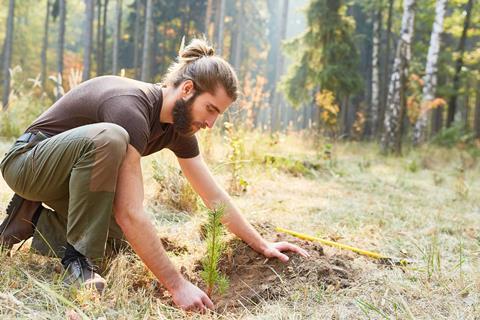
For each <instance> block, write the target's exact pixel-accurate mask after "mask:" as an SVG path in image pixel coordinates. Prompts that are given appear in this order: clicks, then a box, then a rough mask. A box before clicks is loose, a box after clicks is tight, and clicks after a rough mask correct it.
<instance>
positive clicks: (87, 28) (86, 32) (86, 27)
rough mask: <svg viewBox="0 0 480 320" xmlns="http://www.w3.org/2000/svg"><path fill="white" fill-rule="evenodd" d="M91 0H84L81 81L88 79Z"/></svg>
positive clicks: (91, 22)
mask: <svg viewBox="0 0 480 320" xmlns="http://www.w3.org/2000/svg"><path fill="white" fill-rule="evenodd" d="M93 13H94V5H93V0H85V23H84V27H83V28H84V29H83V32H84V38H83V50H84V51H83V74H82V81H86V80H88V79H90V69H91V59H90V57H91V55H92V46H93Z"/></svg>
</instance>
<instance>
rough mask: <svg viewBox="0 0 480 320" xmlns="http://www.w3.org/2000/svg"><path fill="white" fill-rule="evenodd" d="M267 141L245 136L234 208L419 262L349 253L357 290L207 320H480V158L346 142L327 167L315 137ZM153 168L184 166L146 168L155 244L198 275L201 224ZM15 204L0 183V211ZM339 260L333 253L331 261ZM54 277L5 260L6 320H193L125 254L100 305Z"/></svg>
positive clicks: (217, 168)
mask: <svg viewBox="0 0 480 320" xmlns="http://www.w3.org/2000/svg"><path fill="white" fill-rule="evenodd" d="M202 139H203V137H202ZM209 139H210V140H209V141H210V142H209V143H210V144H211V145H209V146H208V148H210V155H209V157H208V159H207V163H208V164H209V165H210V167H211V168H212V170H213V171H214V173H215V175H216V176H217V178H218V180H219V182H220V183H221V184H222V185H223V186H228V183H229V179H230V177H231V173H230V172H229V171H228V170H229V169H228V168H229V166H228V165H225V162H227V161H228V160H226V155H227V152H228V150H227V149H226V146H225V145H224V142H222V140H221V136H220V135H219V134H218V133H216V132H214V134H213V135H212V137H210V138H209ZM202 141H205V140H202ZM270 142H271V141H270V140H269V138H268V137H267V136H266V135H265V136H264V135H261V134H260V133H258V132H252V133H249V134H247V135H246V136H245V157H246V158H247V159H252V162H251V163H249V164H248V165H246V166H244V167H243V168H242V169H241V170H242V172H241V173H240V174H241V175H242V177H245V179H246V180H247V181H248V182H249V188H248V190H247V192H246V193H244V194H242V195H241V196H238V197H236V198H235V201H236V203H237V205H238V206H239V207H240V208H241V210H242V212H243V213H244V214H245V216H246V217H247V218H248V219H249V220H250V221H252V222H256V221H257V222H258V221H270V222H271V223H273V224H274V225H279V226H282V227H285V228H289V229H293V230H296V231H299V232H304V233H308V234H312V235H318V236H322V237H334V238H336V239H339V240H338V241H340V242H342V243H347V244H350V245H354V246H357V247H360V248H364V249H367V250H372V251H377V252H381V253H384V254H387V255H391V256H395V257H405V256H406V257H409V258H411V259H413V260H415V261H416V263H415V264H413V265H412V266H411V267H408V268H404V269H400V268H389V267H385V266H382V265H379V264H376V263H374V262H373V261H372V260H370V259H368V258H365V257H359V256H356V255H354V254H352V255H351V257H352V261H351V263H352V264H353V267H354V268H355V270H357V274H356V276H355V277H354V278H355V282H354V283H352V285H351V287H349V288H346V289H341V290H339V291H335V290H331V289H330V288H325V287H316V286H311V285H309V284H307V285H306V286H305V290H302V291H292V293H291V295H290V296H288V297H285V298H283V299H280V300H276V301H270V302H264V303H262V304H260V305H258V306H256V307H255V308H252V309H248V310H247V309H245V310H240V311H238V310H237V311H236V313H235V314H231V315H227V316H218V315H217V316H211V315H206V316H203V317H204V318H206V319H211V318H222V317H225V318H229V319H230V318H255V319H302V318H320V319H323V318H325V319H332V318H335V319H478V318H480V276H479V271H480V259H479V258H480V219H479V217H480V169H479V168H480V165H479V159H478V158H475V157H474V155H475V154H478V152H477V153H475V152H470V150H462V149H457V148H453V147H452V148H450V149H448V148H444V147H438V146H426V147H423V148H420V149H419V150H409V151H408V152H407V153H406V154H405V155H404V156H403V157H384V156H381V155H379V152H378V148H377V146H376V145H374V144H368V143H352V142H347V143H340V144H335V145H334V146H333V147H332V151H331V158H330V159H324V158H322V156H321V155H322V150H324V148H323V147H322V146H324V145H325V144H324V143H322V141H320V142H317V147H313V144H312V143H311V141H310V140H309V139H308V138H305V137H303V136H301V135H299V134H291V135H289V136H285V135H280V136H279V137H278V143H270ZM7 148H8V143H7V142H4V143H2V144H0V153H1V154H3V153H4V152H5V150H6V149H7ZM265 154H275V155H278V156H281V157H284V158H286V159H293V158H294V159H306V160H309V161H318V162H320V164H322V165H323V167H322V168H328V170H319V171H318V172H317V173H316V174H314V175H301V174H292V173H290V172H289V170H279V168H278V167H267V166H265V165H264V164H262V161H254V160H258V159H263V157H264V155H265ZM153 159H155V160H159V161H162V162H164V163H168V164H171V165H176V164H175V160H174V158H173V157H172V155H171V154H170V152H168V151H164V152H161V153H159V154H156V155H153V156H151V157H148V158H146V159H144V162H143V168H144V171H145V172H144V176H145V179H144V180H145V184H146V188H145V191H146V201H145V205H146V208H147V211H148V212H149V213H150V214H151V216H152V218H153V219H154V220H155V224H156V226H157V228H158V233H159V235H161V236H168V237H170V238H173V239H178V240H179V241H181V242H182V243H184V244H185V245H187V247H189V248H190V249H191V250H190V252H191V254H187V255H182V256H172V259H173V260H174V262H175V263H176V264H177V265H179V266H180V265H183V266H185V267H186V268H187V269H189V268H193V262H194V261H195V260H198V259H199V258H201V257H202V255H203V252H201V250H197V248H200V247H202V245H203V243H202V242H201V240H200V236H199V234H198V228H199V225H200V224H201V218H200V217H198V216H196V215H188V214H185V213H184V212H176V211H175V210H173V209H171V208H170V207H168V206H166V205H164V204H162V203H161V202H159V201H158V197H157V196H156V194H155V192H156V191H155V188H153V186H154V184H155V181H154V179H153V174H154V172H153V169H152V167H151V163H152V160H153ZM459 168H461V170H460V169H459ZM462 170H463V171H462ZM465 190H468V192H467V191H465ZM10 195H11V191H10V190H9V189H8V187H7V186H6V185H5V183H4V182H3V181H2V180H0V200H1V201H0V209H1V210H2V211H4V209H5V207H6V205H7V202H8V198H9V197H10ZM299 217H301V218H299ZM336 250H337V249H333V248H325V252H326V254H327V255H328V256H334V255H335V254H336V253H337V252H338V251H336ZM58 267H59V262H58V261H56V260H51V259H46V258H42V257H37V256H33V255H30V254H28V253H26V252H24V251H23V249H22V251H21V252H19V253H17V254H16V255H15V256H14V257H13V258H7V257H5V256H1V257H0V304H1V306H2V307H0V318H15V317H19V318H35V319H43V318H45V319H47V318H48V319H52V318H53V319H56V318H58V319H65V318H66V315H67V313H68V312H75V313H77V314H78V315H81V313H82V312H83V313H84V314H85V315H86V316H88V317H91V318H101V317H105V318H107V319H110V318H118V319H139V318H141V319H144V318H149V317H151V318H155V317H158V318H171V319H177V318H183V317H186V318H188V316H186V315H184V314H183V313H182V312H180V311H178V310H176V309H174V308H172V307H171V306H168V305H165V304H163V303H162V302H161V301H160V300H159V299H158V292H157V290H156V288H155V285H154V279H153V276H152V275H151V274H150V273H149V272H148V270H146V269H145V268H144V267H143V265H142V263H141V262H140V261H139V260H138V259H137V258H135V257H129V256H124V255H123V256H120V257H118V258H117V259H116V260H114V261H113V263H112V267H111V269H110V272H109V273H108V275H107V279H108V281H109V285H108V288H107V290H106V294H105V296H104V297H102V298H101V299H94V298H92V297H91V296H90V295H89V294H88V293H86V292H82V291H81V290H73V289H69V288H65V287H64V286H63V285H61V283H59V281H58V278H59V275H58V274H57V273H56V272H54V269H55V268H58ZM139 283H140V284H142V285H139Z"/></svg>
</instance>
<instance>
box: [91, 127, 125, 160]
mask: <svg viewBox="0 0 480 320" xmlns="http://www.w3.org/2000/svg"><path fill="white" fill-rule="evenodd" d="M96 127H97V128H96V130H98V133H97V134H96V135H95V136H94V137H93V142H94V143H95V146H96V147H97V148H98V149H100V150H103V151H105V152H108V154H109V155H110V156H111V157H121V158H123V156H125V154H126V152H127V147H128V143H129V140H130V137H129V135H128V132H127V131H126V130H125V129H124V128H122V127H121V126H119V125H117V124H114V123H99V124H97V125H96Z"/></svg>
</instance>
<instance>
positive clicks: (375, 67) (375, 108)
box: [370, 10, 381, 137]
mask: <svg viewBox="0 0 480 320" xmlns="http://www.w3.org/2000/svg"><path fill="white" fill-rule="evenodd" d="M380 17H381V11H380V10H378V11H377V12H376V15H375V17H374V19H373V48H372V101H371V105H370V128H371V136H372V137H375V135H376V134H377V122H378V112H379V105H380V73H379V67H380V66H379V62H378V52H379V48H380Z"/></svg>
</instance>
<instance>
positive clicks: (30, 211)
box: [0, 194, 43, 249]
mask: <svg viewBox="0 0 480 320" xmlns="http://www.w3.org/2000/svg"><path fill="white" fill-rule="evenodd" d="M42 208H43V207H42V203H41V202H37V201H30V200H26V199H24V198H22V197H20V196H19V195H18V194H14V195H13V198H12V200H10V203H9V204H8V206H7V217H6V218H5V220H3V222H2V224H1V225H0V246H3V247H4V248H7V249H11V248H12V246H13V245H14V244H17V243H19V242H20V241H25V240H27V239H28V238H30V237H31V236H33V232H34V231H35V225H36V223H37V221H38V218H39V216H40V212H41V211H42Z"/></svg>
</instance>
